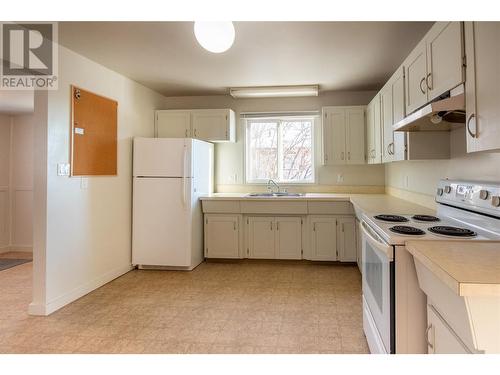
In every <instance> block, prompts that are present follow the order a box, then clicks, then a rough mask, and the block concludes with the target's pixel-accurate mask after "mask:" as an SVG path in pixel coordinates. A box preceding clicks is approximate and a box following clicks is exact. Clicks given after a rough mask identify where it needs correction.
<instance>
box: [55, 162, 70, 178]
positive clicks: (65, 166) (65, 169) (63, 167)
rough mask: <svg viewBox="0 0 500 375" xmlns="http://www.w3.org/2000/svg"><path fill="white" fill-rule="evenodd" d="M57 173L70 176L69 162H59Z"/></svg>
mask: <svg viewBox="0 0 500 375" xmlns="http://www.w3.org/2000/svg"><path fill="white" fill-rule="evenodd" d="M57 175H58V176H69V163H57Z"/></svg>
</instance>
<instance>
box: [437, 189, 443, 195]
mask: <svg viewBox="0 0 500 375" xmlns="http://www.w3.org/2000/svg"><path fill="white" fill-rule="evenodd" d="M437 195H439V196H441V195H443V189H442V188H438V189H437Z"/></svg>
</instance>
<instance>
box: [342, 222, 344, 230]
mask: <svg viewBox="0 0 500 375" xmlns="http://www.w3.org/2000/svg"><path fill="white" fill-rule="evenodd" d="M342 232H344V223H342Z"/></svg>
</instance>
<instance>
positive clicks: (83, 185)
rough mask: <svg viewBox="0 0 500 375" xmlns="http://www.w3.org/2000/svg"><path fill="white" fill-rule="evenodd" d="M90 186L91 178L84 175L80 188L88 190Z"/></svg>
mask: <svg viewBox="0 0 500 375" xmlns="http://www.w3.org/2000/svg"><path fill="white" fill-rule="evenodd" d="M88 187H89V179H88V178H87V177H82V179H81V180H80V189H82V190H87V189H88Z"/></svg>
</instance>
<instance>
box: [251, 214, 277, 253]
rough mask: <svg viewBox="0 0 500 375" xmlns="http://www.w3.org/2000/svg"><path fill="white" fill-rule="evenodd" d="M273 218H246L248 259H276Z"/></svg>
mask: <svg viewBox="0 0 500 375" xmlns="http://www.w3.org/2000/svg"><path fill="white" fill-rule="evenodd" d="M275 229H276V228H275V223H274V217H267V216H254V217H249V218H248V230H247V236H248V238H247V241H248V257H249V258H261V259H274V258H276V252H275V247H276V246H275V234H274V232H275Z"/></svg>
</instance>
